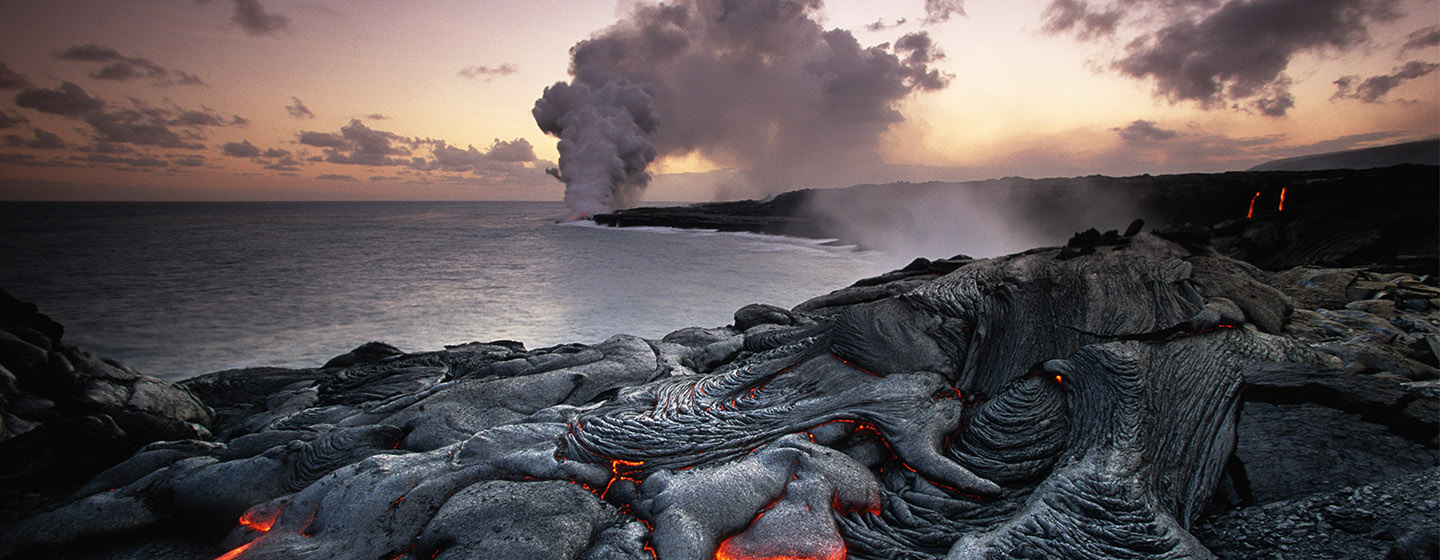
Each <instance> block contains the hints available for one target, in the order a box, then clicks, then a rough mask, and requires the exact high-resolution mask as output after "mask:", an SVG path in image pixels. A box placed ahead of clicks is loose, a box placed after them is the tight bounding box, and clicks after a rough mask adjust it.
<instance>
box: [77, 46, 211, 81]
mask: <svg viewBox="0 0 1440 560" xmlns="http://www.w3.org/2000/svg"><path fill="white" fill-rule="evenodd" d="M55 58H58V59H60V60H68V61H73V62H90V63H96V64H101V65H102V66H101V67H100V68H98V69H96V70H94V71H92V72H90V77H91V78H94V79H97V80H113V81H119V82H123V81H127V80H131V79H137V78H138V79H148V80H151V81H152V82H151V83H153V84H155V85H157V86H169V85H176V84H179V85H204V82H203V81H201V80H200V78H199V77H198V76H196V75H194V74H191V73H189V72H186V71H184V70H173V69H169V68H165V67H164V66H161V65H159V64H157V63H155V62H153V61H151V60H149V59H145V58H138V57H129V56H125V55H122V54H120V52H119V51H116V50H115V49H112V48H110V47H104V46H100V45H97V44H94V43H86V44H83V45H75V46H72V47H70V48H67V49H65V50H62V51H57V52H56V53H55Z"/></svg>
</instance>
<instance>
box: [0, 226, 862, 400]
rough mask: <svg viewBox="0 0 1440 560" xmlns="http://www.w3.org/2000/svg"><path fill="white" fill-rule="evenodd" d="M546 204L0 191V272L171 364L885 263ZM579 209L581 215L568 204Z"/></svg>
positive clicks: (103, 335) (410, 346)
mask: <svg viewBox="0 0 1440 560" xmlns="http://www.w3.org/2000/svg"><path fill="white" fill-rule="evenodd" d="M566 211H567V209H566V208H565V207H564V206H563V205H561V204H560V203H506V202H458V203H434V202H402V203H395V202H384V203H348V202H343V203H342V202H332V203H5V204H0V288H3V289H5V290H6V291H8V292H10V293H11V294H12V295H14V296H15V297H17V298H20V299H22V300H25V301H30V302H32V303H35V304H36V305H38V306H39V307H40V310H41V312H43V313H46V314H48V315H50V316H51V317H53V318H54V319H56V320H57V321H59V322H61V323H62V324H64V325H65V328H66V331H65V338H64V342H65V343H67V344H71V345H78V346H81V347H83V348H85V349H88V350H90V351H92V352H94V353H96V354H98V355H101V356H105V357H111V358H115V359H118V360H120V361H122V362H125V363H127V364H129V365H131V366H133V367H135V368H137V369H139V370H140V371H142V372H144V373H148V374H151V375H157V376H161V377H165V378H170V379H179V378H184V377H189V376H192V375H196V374H200V373H206V372H210V371H216V370H221V369H228V368H236V367H250V366H262V365H275V366H284V367H314V366H319V365H320V364H322V363H324V361H325V360H327V359H329V358H331V357H333V356H335V355H338V354H341V353H344V352H346V351H349V350H350V349H352V348H354V347H356V346H358V345H360V344H362V343H364V342H367V341H371V340H379V341H384V342H388V343H391V344H394V345H396V346H399V347H400V348H401V349H402V350H406V351H425V350H438V349H440V348H441V347H443V345H445V344H460V343H465V342H470V341H482V342H484V341H491V340H498V339H511V340H518V341H521V342H524V343H525V344H526V346H527V347H529V348H538V347H542V346H548V345H554V344H561V343H568V342H580V343H586V344H593V343H596V342H600V341H602V340H604V339H606V338H608V337H609V336H611V335H614V334H618V333H627V334H634V335H637V336H643V337H647V338H656V337H659V336H661V335H664V334H665V333H668V332H671V331H673V330H676V329H680V328H684V327H690V326H723V325H726V324H729V323H730V322H731V321H732V315H733V313H734V311H735V310H736V309H738V308H740V307H742V306H744V305H746V304H749V303H756V302H760V303H770V304H775V305H780V306H783V307H790V306H793V305H795V304H797V303H800V302H801V301H803V300H805V299H808V298H810V297H813V296H816V295H820V294H823V293H826V292H828V291H830V290H834V289H837V288H840V287H843V286H846V285H848V284H850V283H851V282H853V281H855V280H857V279H859V278H861V277H865V276H869V275H873V274H876V273H879V272H882V271H883V270H882V269H883V267H884V265H883V264H881V262H880V261H882V260H883V259H881V258H879V256H878V255H874V254H868V253H861V252H857V251H855V250H852V249H844V248H830V247H824V246H821V245H820V244H819V243H818V242H815V241H812V240H797V239H787V238H775V237H765V236H754V235H734V234H718V233H707V232H681V231H674V230H629V229H614V228H597V227H577V226H564V225H555V223H554V222H555V219H556V218H557V217H560V216H563V215H564V214H565V213H566ZM582 223H588V222H582Z"/></svg>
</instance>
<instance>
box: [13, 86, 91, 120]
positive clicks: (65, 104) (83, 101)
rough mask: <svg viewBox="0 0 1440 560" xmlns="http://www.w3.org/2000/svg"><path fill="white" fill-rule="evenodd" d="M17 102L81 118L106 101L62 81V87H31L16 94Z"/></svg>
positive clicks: (63, 115) (57, 113)
mask: <svg viewBox="0 0 1440 560" xmlns="http://www.w3.org/2000/svg"><path fill="white" fill-rule="evenodd" d="M15 104H16V105H19V106H21V107H24V108H27V109H34V110H36V111H40V112H42V113H50V114H52V115H60V116H62V117H69V118H79V117H81V116H83V115H86V114H88V113H92V112H94V111H98V110H100V109H101V108H102V107H104V106H105V102H104V101H101V100H100V99H97V98H94V97H90V96H89V95H88V94H86V93H85V90H84V89H83V88H81V87H80V86H77V85H75V84H73V83H70V82H62V83H61V84H60V89H43V88H31V89H26V90H23V91H21V92H20V93H17V94H15Z"/></svg>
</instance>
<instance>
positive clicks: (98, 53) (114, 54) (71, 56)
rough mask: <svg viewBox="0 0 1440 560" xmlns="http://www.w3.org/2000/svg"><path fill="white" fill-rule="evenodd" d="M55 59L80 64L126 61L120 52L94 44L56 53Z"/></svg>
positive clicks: (77, 46)
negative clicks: (73, 61)
mask: <svg viewBox="0 0 1440 560" xmlns="http://www.w3.org/2000/svg"><path fill="white" fill-rule="evenodd" d="M55 58H59V59H61V60H76V61H80V62H114V61H117V60H124V59H125V57H124V56H122V55H121V54H120V52H119V51H116V50H115V49H112V48H110V47H102V46H100V45H96V44H94V43H87V44H84V45H76V46H73V47H70V48H68V49H65V50H63V51H59V52H56V53H55Z"/></svg>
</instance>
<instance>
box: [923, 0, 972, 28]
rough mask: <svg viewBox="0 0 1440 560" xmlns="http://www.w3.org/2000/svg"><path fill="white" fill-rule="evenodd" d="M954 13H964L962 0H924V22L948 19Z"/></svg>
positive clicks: (932, 22)
mask: <svg viewBox="0 0 1440 560" xmlns="http://www.w3.org/2000/svg"><path fill="white" fill-rule="evenodd" d="M955 15H961V16H963V15H965V1H964V0H925V23H927V24H934V23H941V22H945V21H949V20H950V17H951V16H955Z"/></svg>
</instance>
